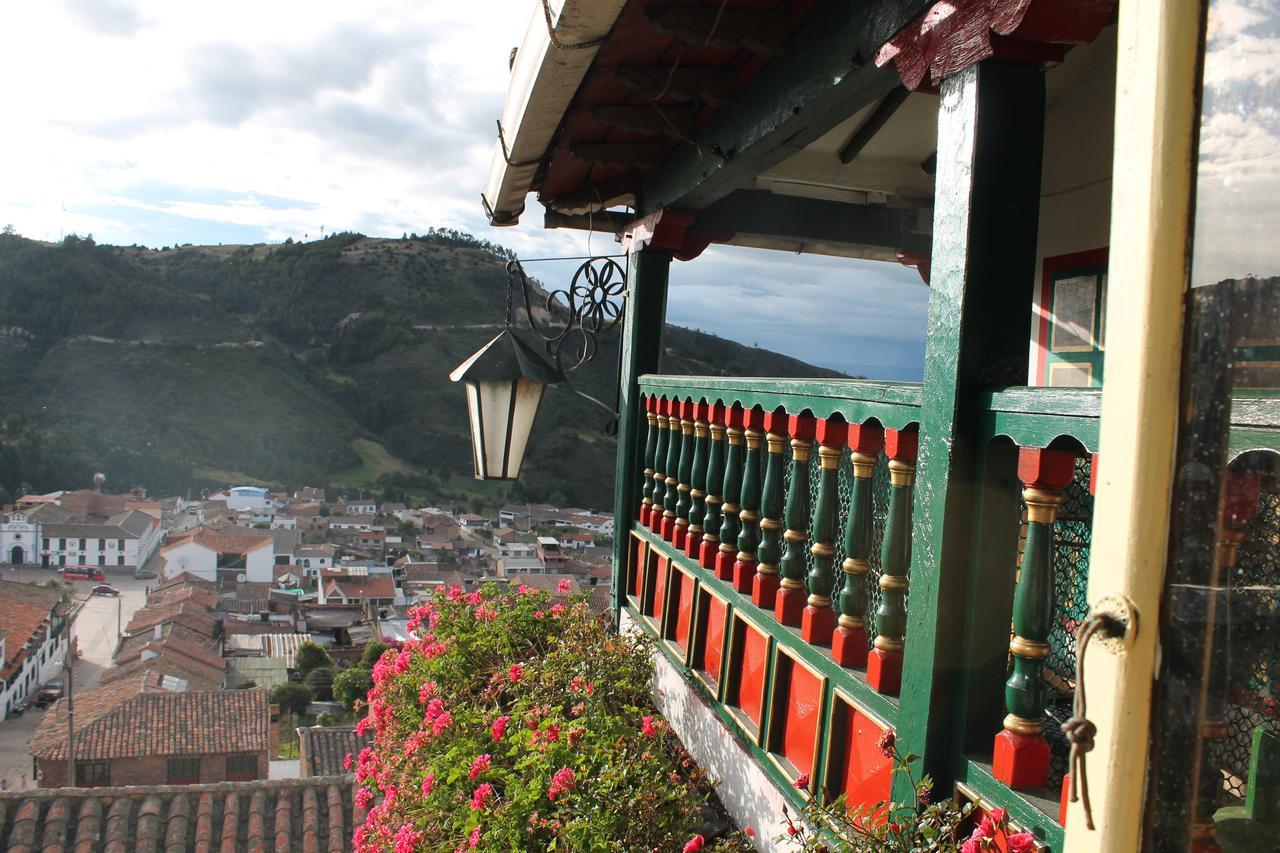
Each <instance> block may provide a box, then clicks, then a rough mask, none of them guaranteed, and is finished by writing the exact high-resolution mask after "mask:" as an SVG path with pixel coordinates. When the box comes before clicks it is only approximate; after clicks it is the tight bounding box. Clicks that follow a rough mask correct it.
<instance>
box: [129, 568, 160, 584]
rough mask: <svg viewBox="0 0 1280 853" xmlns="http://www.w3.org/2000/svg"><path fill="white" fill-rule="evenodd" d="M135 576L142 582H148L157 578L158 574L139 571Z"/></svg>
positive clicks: (146, 570)
mask: <svg viewBox="0 0 1280 853" xmlns="http://www.w3.org/2000/svg"><path fill="white" fill-rule="evenodd" d="M133 576H134V577H135V578H137V579H138V580H140V581H146V580H152V579H154V578H155V576H156V573H155V572H153V571H151V570H150V569H138V570H137V571H136V572H134V573H133Z"/></svg>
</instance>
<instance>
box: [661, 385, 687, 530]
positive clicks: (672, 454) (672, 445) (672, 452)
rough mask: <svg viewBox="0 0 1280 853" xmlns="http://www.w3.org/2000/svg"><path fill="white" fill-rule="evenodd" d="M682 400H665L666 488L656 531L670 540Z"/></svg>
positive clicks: (677, 497) (676, 497) (677, 493)
mask: <svg viewBox="0 0 1280 853" xmlns="http://www.w3.org/2000/svg"><path fill="white" fill-rule="evenodd" d="M683 410H684V401H683V400H680V399H673V400H668V401H667V432H668V433H670V436H669V437H668V438H667V464H666V466H665V467H666V473H667V479H666V489H664V490H663V492H662V526H661V528H660V529H659V530H658V533H659V534H660V535H661V536H662V538H663V539H665V540H667V541H668V542H670V541H671V540H673V539H674V538H675V535H676V504H677V503H678V502H679V500H680V490H679V486H680V480H679V474H680V446H681V445H682V444H683V443H684V442H683V440H682V433H681V423H680V422H681V420H682V418H681V412H682V411H683Z"/></svg>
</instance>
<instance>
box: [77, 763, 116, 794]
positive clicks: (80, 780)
mask: <svg viewBox="0 0 1280 853" xmlns="http://www.w3.org/2000/svg"><path fill="white" fill-rule="evenodd" d="M110 784H111V762H110V761H83V762H80V763H78V764H76V787H77V788H102V787H106V786H108V785H110Z"/></svg>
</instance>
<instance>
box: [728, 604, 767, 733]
mask: <svg viewBox="0 0 1280 853" xmlns="http://www.w3.org/2000/svg"><path fill="white" fill-rule="evenodd" d="M741 624H742V633H743V642H742V646H741V658H740V659H739V660H737V661H735V662H734V664H733V665H734V666H735V667H737V669H738V672H739V676H738V701H737V705H738V707H739V708H741V709H742V712H743V713H744V714H746V715H747V716H748V717H749V718H751V721H752V722H753V723H755V724H756V725H757V726H758V725H760V712H761V710H762V707H761V700H762V697H763V695H764V674H765V664H766V663H767V662H768V656H769V638H768V637H766V636H765V635H764V634H762V633H760V632H759V631H757V630H756V629H755V628H753V627H751V625H750V624H749V623H747V622H742V623H741Z"/></svg>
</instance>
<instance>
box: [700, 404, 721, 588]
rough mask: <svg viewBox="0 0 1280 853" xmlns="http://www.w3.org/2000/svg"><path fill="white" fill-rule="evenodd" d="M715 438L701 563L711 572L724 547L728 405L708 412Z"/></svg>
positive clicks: (709, 456) (710, 454)
mask: <svg viewBox="0 0 1280 853" xmlns="http://www.w3.org/2000/svg"><path fill="white" fill-rule="evenodd" d="M707 420H708V426H707V428H708V430H709V431H710V433H711V440H710V441H709V442H708V445H707V476H706V480H707V492H708V494H707V515H706V517H705V518H704V519H703V520H702V526H703V528H704V529H703V533H702V543H701V545H700V547H699V549H698V563H699V565H701V566H702V568H704V569H707V570H708V571H710V570H712V569H714V568H715V565H716V551H718V550H719V548H720V524H721V521H722V518H721V515H720V507H721V505H722V504H723V503H724V496H723V494H722V489H723V487H724V452H725V443H724V404H723V403H716V404H715V405H713V406H711V407H709V412H708V415H707Z"/></svg>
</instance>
